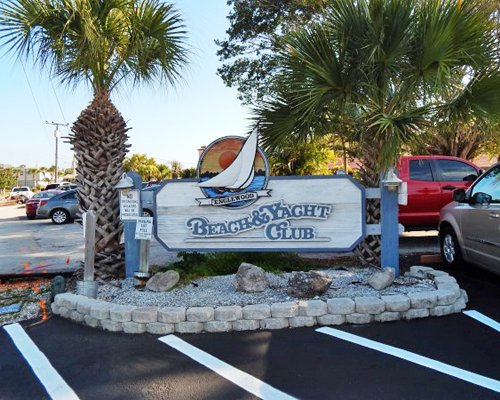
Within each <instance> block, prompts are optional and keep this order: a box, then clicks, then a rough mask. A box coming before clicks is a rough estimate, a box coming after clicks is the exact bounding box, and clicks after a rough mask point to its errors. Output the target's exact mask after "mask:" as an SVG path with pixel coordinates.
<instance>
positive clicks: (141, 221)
mask: <svg viewBox="0 0 500 400" xmlns="http://www.w3.org/2000/svg"><path fill="white" fill-rule="evenodd" d="M152 233H153V217H141V218H137V225H136V226H135V238H136V239H139V240H151V236H152Z"/></svg>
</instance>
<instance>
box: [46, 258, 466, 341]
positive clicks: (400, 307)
mask: <svg viewBox="0 0 500 400" xmlns="http://www.w3.org/2000/svg"><path fill="white" fill-rule="evenodd" d="M405 275H407V276H412V277H416V278H427V279H432V280H433V281H434V285H435V286H436V289H435V290H432V291H427V292H416V293H409V294H408V295H403V294H400V295H390V296H379V297H375V296H370V297H356V298H354V299H351V298H332V299H328V300H327V301H323V300H297V301H288V302H284V303H272V304H252V305H247V306H243V307H241V306H236V305H235V306H221V307H209V306H208V307H136V306H130V305H120V304H113V303H108V302H105V301H101V300H95V299H91V298H88V297H85V296H81V295H76V294H72V293H62V294H58V295H57V296H56V297H55V300H54V302H53V303H52V305H51V308H52V312H53V313H54V314H56V315H60V316H61V317H63V318H68V319H71V320H73V321H75V322H79V323H82V324H85V325H87V326H90V327H93V328H100V329H104V330H107V331H111V332H125V333H144V332H148V333H151V334H154V335H165V334H168V333H174V332H175V333H200V332H230V331H250V330H259V329H267V330H272V329H283V328H298V327H304V326H314V325H341V324H344V323H350V324H366V323H370V322H389V321H396V320H410V319H415V318H425V317H429V316H433V317H441V316H444V315H449V314H454V313H459V312H461V311H462V310H463V309H464V308H465V306H466V303H467V302H468V298H467V293H466V292H465V290H463V289H460V287H459V286H458V285H457V283H456V281H455V278H453V277H451V276H449V275H448V274H447V273H446V272H443V271H437V270H434V269H432V268H429V267H418V266H413V267H411V269H410V272H408V273H406V274H405Z"/></svg>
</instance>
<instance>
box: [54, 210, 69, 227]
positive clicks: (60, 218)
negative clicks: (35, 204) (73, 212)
mask: <svg viewBox="0 0 500 400" xmlns="http://www.w3.org/2000/svg"><path fill="white" fill-rule="evenodd" d="M50 218H51V219H52V222H53V223H54V224H56V225H62V224H65V223H66V222H69V219H70V218H69V213H68V212H67V211H66V210H63V209H62V208H58V209H56V210H54V211H52V214H51V215H50Z"/></svg>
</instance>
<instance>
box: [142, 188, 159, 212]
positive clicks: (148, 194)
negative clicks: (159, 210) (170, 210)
mask: <svg viewBox="0 0 500 400" xmlns="http://www.w3.org/2000/svg"><path fill="white" fill-rule="evenodd" d="M160 188H161V185H158V184H156V185H152V186H148V187H146V188H144V189H142V191H141V205H142V214H143V216H145V217H153V216H154V214H155V193H156V192H157V191H158V190H159V189H160Z"/></svg>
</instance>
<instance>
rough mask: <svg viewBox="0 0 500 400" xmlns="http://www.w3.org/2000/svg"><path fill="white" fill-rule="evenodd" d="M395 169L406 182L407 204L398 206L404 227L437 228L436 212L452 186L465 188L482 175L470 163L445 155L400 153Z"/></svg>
mask: <svg viewBox="0 0 500 400" xmlns="http://www.w3.org/2000/svg"><path fill="white" fill-rule="evenodd" d="M397 172H398V176H399V178H400V179H402V180H403V181H404V182H406V183H407V188H408V204H407V205H405V206H399V223H400V224H402V225H404V227H405V229H406V230H419V229H437V227H438V224H439V212H440V210H441V208H443V207H444V206H445V205H446V204H448V203H449V202H451V201H452V195H453V191H454V190H455V189H466V188H468V187H469V186H470V185H471V184H472V182H473V181H474V180H475V179H476V178H477V177H478V176H479V175H480V174H481V172H482V171H481V169H480V168H479V167H478V166H476V165H474V164H473V163H471V162H469V161H467V160H464V159H461V158H457V157H448V156H403V157H401V158H400V160H399V164H398V166H397Z"/></svg>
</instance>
